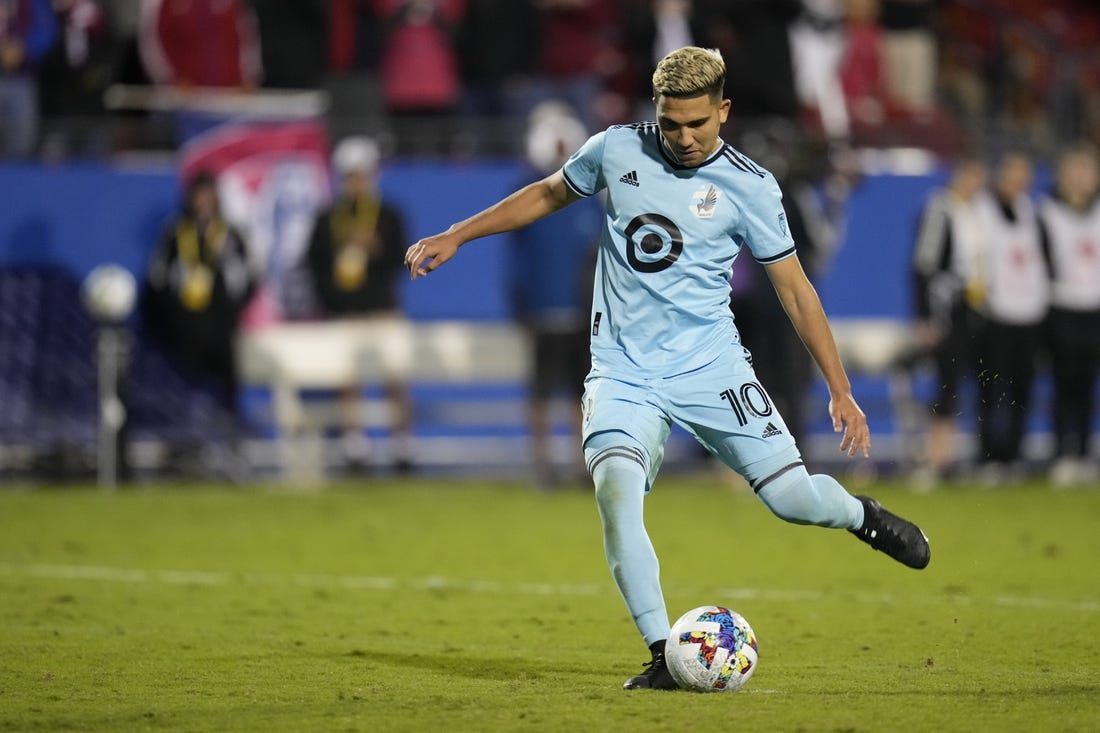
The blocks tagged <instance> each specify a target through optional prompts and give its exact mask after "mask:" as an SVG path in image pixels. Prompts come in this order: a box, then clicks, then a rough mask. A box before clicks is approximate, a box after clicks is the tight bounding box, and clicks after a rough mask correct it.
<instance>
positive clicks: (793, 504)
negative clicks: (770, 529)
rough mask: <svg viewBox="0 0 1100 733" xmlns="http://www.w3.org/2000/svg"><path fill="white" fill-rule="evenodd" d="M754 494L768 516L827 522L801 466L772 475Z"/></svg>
mask: <svg viewBox="0 0 1100 733" xmlns="http://www.w3.org/2000/svg"><path fill="white" fill-rule="evenodd" d="M757 495H758V496H759V497H760V499H761V501H763V502H764V505H765V506H767V507H768V509H770V510H771V512H772V514H774V515H775V516H777V517H779V518H780V519H782V520H784V521H786V522H791V523H792V524H821V523H823V522H824V521H827V517H826V516H825V510H824V508H823V507H822V506H821V502H819V501H818V500H817V491H816V489H815V488H814V484H813V479H812V478H811V477H810V474H809V472H808V471H807V470H806V467H805V466H796V467H794V468H791V469H789V470H787V471H785V472H784V473H782V474H780V475H779V476H776V477H775V478H774V479H772V480H771V481H769V482H768V484H767V485H766V486H763V487H761V488H760V489H759V491H758V492H757Z"/></svg>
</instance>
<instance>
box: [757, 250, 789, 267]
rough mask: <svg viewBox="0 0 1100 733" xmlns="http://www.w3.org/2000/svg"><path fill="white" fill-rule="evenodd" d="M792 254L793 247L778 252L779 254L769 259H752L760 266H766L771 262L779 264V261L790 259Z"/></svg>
mask: <svg viewBox="0 0 1100 733" xmlns="http://www.w3.org/2000/svg"><path fill="white" fill-rule="evenodd" d="M793 254H794V247H790V248H789V249H785V250H783V251H782V252H780V253H779V254H777V255H772V256H771V257H764V258H760V257H754V258H753V259H755V260H756V261H757V262H759V263H760V264H761V265H767V264H769V263H771V262H779V260H782V259H784V258H786V257H790V256H791V255H793Z"/></svg>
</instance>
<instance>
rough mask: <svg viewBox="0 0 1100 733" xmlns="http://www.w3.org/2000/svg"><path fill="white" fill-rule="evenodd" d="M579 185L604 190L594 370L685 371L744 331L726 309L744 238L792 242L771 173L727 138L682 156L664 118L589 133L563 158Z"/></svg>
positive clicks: (765, 253) (568, 176) (785, 250)
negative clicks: (694, 156) (675, 153)
mask: <svg viewBox="0 0 1100 733" xmlns="http://www.w3.org/2000/svg"><path fill="white" fill-rule="evenodd" d="M563 172H564V174H565V181H566V183H567V184H568V186H569V187H570V188H571V189H572V190H573V191H574V192H575V193H577V194H578V195H581V196H591V195H593V194H596V193H598V192H599V191H601V190H603V189H607V215H606V219H605V222H604V228H603V232H602V234H601V237H600V245H599V260H598V264H597V268H596V280H595V288H594V295H593V300H592V375H593V376H613V375H629V376H631V377H634V378H637V377H641V378H655V377H668V376H674V375H677V374H683V373H686V372H689V371H692V370H695V369H698V368H699V367H702V366H704V365H706V364H709V363H710V362H712V361H714V360H715V359H716V358H717V357H718V356H719V355H720V354H721V353H722V352H723V351H724V350H726V349H729V348H730V347H731V345H732V344H737V343H739V342H740V337H739V335H738V333H737V329H736V328H735V327H734V324H733V316H732V314H731V313H730V309H729V279H730V274H731V268H732V266H733V261H734V259H736V257H737V255H738V253H739V252H740V251H741V248H742V247H743V246H748V248H749V251H750V252H751V253H752V256H753V257H754V258H756V260H757V261H759V262H761V263H765V264H766V263H771V262H777V261H779V260H781V259H784V258H786V257H790V256H791V255H793V254H794V252H795V247H794V241H793V240H792V239H791V235H790V233H789V232H788V230H787V222H786V217H785V216H784V213H783V204H782V194H781V193H780V191H779V186H778V184H776V182H775V178H773V177H772V175H771V174H770V173H768V172H767V171H765V170H764V169H762V168H760V167H758V166H757V165H756V164H755V163H753V162H752V161H751V160H749V159H748V158H746V157H745V156H744V155H742V154H741V153H739V152H737V151H736V150H734V149H733V148H732V147H731V146H729V145H726V144H724V143H723V144H722V145H721V147H720V148H719V149H718V150H717V151H716V152H715V153H714V155H712V156H711V157H710V158H708V159H707V160H706V161H704V162H703V163H702V164H701V165H699V166H697V167H685V166H682V165H680V164H678V163H676V162H675V160H674V159H673V158H672V156H671V155H670V154H669V153H668V151H667V150H666V149H665V148H664V145H663V143H662V140H661V133H660V130H659V129H658V127H657V124H656V123H653V122H647V123H642V124H635V125H621V126H616V127H611V128H609V129H608V130H606V131H604V132H601V133H598V134H596V135H594V136H593V137H591V138H590V139H589V140H588V141H587V142H586V143H585V144H584V145H583V146H582V147H581V149H580V150H578V151H577V152H576V153H575V154H574V155H573V156H572V157H571V158H570V159H569V160H568V161H567V162H566V164H565V166H564V168H563Z"/></svg>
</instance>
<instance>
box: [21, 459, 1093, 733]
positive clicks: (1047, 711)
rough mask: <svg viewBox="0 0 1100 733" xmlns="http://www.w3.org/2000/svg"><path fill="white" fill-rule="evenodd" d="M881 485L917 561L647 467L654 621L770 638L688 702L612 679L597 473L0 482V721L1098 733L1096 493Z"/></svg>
mask: <svg viewBox="0 0 1100 733" xmlns="http://www.w3.org/2000/svg"><path fill="white" fill-rule="evenodd" d="M858 488H860V489H866V488H867V487H858ZM870 493H874V494H875V495H876V496H878V497H879V498H880V499H881V500H882V501H883V503H884V504H885V505H886V506H887V507H890V508H893V509H895V510H897V511H899V513H904V514H907V515H911V516H912V517H913V518H915V519H917V520H918V521H919V522H920V523H921V524H922V525H923V526H924V528H925V530H926V531H927V533H928V535H929V537H930V538H931V541H932V547H933V556H932V564H931V566H930V567H929V568H928V569H927V570H926V571H923V572H915V571H912V570H909V569H907V568H904V567H902V566H900V565H897V564H896V563H894V562H893V561H891V560H889V559H888V558H886V557H885V556H884V555H881V554H879V553H875V552H872V551H871V550H870V549H869V548H867V547H866V546H864V545H862V544H861V543H859V542H857V541H856V540H855V539H854V538H852V537H850V536H849V535H847V533H844V532H839V531H830V530H823V529H817V528H806V527H795V526H792V525H787V524H784V523H782V522H780V521H779V520H777V519H775V518H773V517H772V516H771V515H770V514H769V513H768V512H767V511H766V510H765V509H764V507H763V505H761V504H759V503H758V502H757V501H756V500H755V499H754V498H753V497H752V496H751V495H746V493H745V492H744V491H743V490H734V489H731V488H729V487H723V486H721V485H720V482H718V481H717V480H715V479H713V478H710V477H707V478H667V479H663V480H662V481H660V482H659V483H658V485H657V487H656V489H655V491H654V493H653V494H652V495H651V497H650V498H649V500H648V501H649V504H648V506H647V516H648V522H649V527H650V533H651V535H652V536H653V540H654V543H655V545H656V546H657V550H658V553H659V554H660V556H661V560H662V574H663V579H664V584H665V590H666V596H667V598H668V603H669V612H670V614H672V615H673V616H674V617H675V616H678V615H679V614H680V613H682V612H683V611H685V610H687V609H688V608H691V607H694V606H698V605H702V604H705V603H722V604H726V605H729V606H731V607H733V608H735V609H736V610H738V611H740V612H741V613H742V614H744V615H745V616H746V617H747V618H748V620H749V621H750V622H751V623H752V624H753V627H754V629H755V630H756V632H757V635H758V637H759V639H760V654H761V656H760V666H759V667H758V671H757V673H756V675H755V676H754V677H753V678H752V680H751V681H750V682H749V684H748V685H747V686H746V687H745V688H744V689H743V690H742V691H741V692H739V693H737V694H735V695H695V694H692V693H686V692H673V693H665V692H648V691H635V692H626V691H624V690H622V689H620V685H621V684H622V681H623V679H625V678H626V677H627V676H629V675H631V674H634V673H636V672H637V671H640V670H641V667H640V664H641V662H642V661H644V660H645V659H646V658H647V652H646V650H645V648H644V646H643V645H642V643H641V641H640V638H639V637H638V636H637V634H636V632H635V630H634V627H633V625H632V624H631V622H630V619H629V617H628V616H627V614H626V612H625V608H624V606H623V604H622V601H621V600H620V598H619V596H618V594H617V591H616V590H615V588H614V586H613V584H612V582H611V580H610V577H609V574H608V571H607V568H606V566H605V564H604V560H603V552H602V548H601V542H600V532H599V525H598V519H597V515H596V510H595V505H594V503H593V501H592V499H591V496H590V495H589V493H588V492H587V491H580V490H578V491H569V492H563V493H559V494H554V495H543V494H537V493H534V492H532V491H531V490H529V489H527V488H526V487H525V486H522V485H520V484H506V483H484V482H465V481H464V482H457V481H456V482H429V481H411V482H402V483H398V482H392V483H391V482H384V483H377V482H376V483H374V484H369V485H368V484H362V485H356V484H340V485H334V486H331V487H328V488H326V489H325V490H323V491H317V492H312V493H293V492H288V491H286V490H281V489H247V490H245V489H235V488H225V487H218V486H178V487H171V488H169V487H158V488H152V489H129V490H124V491H121V492H118V493H115V494H109V493H101V492H99V491H97V490H95V489H83V490H75V489H65V490H61V489H52V490H37V491H24V490H0V730H4V731H39V730H41V731H67V730H78V731H131V730H150V731H265V732H270V731H371V732H372V733H378V732H382V731H422V730H423V731H427V730H447V731H498V730H500V731H512V730H561V731H619V730H623V731H627V730H629V731H649V730H654V731H656V730H667V731H681V730H682V731H701V730H736V731H891V730H897V731H974V732H976V731H1016V730H1019V731H1025V730H1026V731H1044V732H1045V731H1095V730H1100V680H1098V675H1097V672H1096V669H1097V666H1096V660H1097V657H1098V653H1100V531H1098V530H1100V492H1097V491H1077V492H1054V491H1051V490H1049V489H1047V488H1045V487H1042V486H1029V487H1017V488H1010V489H1005V490H997V491H992V490H977V489H969V488H965V487H952V488H949V489H945V490H942V491H938V492H935V493H932V494H928V495H922V496H917V495H914V494H910V493H907V492H905V491H903V490H902V489H901V488H900V487H896V486H894V487H891V486H887V487H880V488H876V489H873V490H870Z"/></svg>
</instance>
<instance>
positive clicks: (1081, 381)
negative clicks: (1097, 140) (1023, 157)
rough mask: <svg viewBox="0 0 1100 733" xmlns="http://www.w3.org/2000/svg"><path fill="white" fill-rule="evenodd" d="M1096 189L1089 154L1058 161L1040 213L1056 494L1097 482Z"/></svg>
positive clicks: (1099, 322) (1099, 264)
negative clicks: (1093, 444) (1093, 455)
mask: <svg viewBox="0 0 1100 733" xmlns="http://www.w3.org/2000/svg"><path fill="white" fill-rule="evenodd" d="M1098 182H1100V174H1098V167H1097V159H1096V154H1095V152H1094V151H1093V150H1091V149H1089V148H1085V147H1078V148H1074V149H1071V150H1069V151H1068V152H1066V153H1065V154H1064V155H1063V156H1062V157H1061V159H1060V161H1059V164H1058V172H1057V180H1056V183H1055V188H1054V191H1053V192H1052V193H1051V195H1050V196H1048V197H1047V198H1045V199H1044V200H1043V202H1042V204H1041V206H1040V221H1041V223H1042V234H1043V240H1042V244H1043V254H1044V255H1045V257H1046V261H1047V266H1048V270H1049V273H1050V281H1051V308H1050V313H1049V314H1048V315H1047V319H1046V321H1045V323H1044V340H1045V344H1046V348H1047V352H1048V355H1049V357H1050V367H1051V371H1052V373H1053V377H1054V400H1053V413H1054V414H1053V422H1054V426H1053V427H1054V461H1053V462H1052V464H1051V470H1050V479H1051V481H1052V482H1053V483H1054V484H1055V485H1057V486H1068V485H1073V484H1084V483H1088V482H1090V481H1094V480H1096V478H1097V465H1096V462H1095V461H1093V460H1090V458H1089V441H1090V438H1091V436H1092V419H1093V412H1094V406H1095V393H1096V380H1097V374H1098V372H1100V202H1098V201H1097V188H1098Z"/></svg>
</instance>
